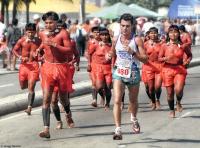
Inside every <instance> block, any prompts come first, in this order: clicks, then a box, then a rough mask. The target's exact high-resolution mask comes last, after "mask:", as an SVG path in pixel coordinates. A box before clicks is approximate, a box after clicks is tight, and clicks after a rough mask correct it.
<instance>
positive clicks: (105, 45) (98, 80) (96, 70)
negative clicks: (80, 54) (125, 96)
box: [90, 28, 112, 111]
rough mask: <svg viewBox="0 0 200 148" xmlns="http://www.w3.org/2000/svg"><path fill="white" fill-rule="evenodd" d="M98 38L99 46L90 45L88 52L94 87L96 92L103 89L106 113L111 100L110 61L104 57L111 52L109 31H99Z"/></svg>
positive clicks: (104, 29) (103, 29) (102, 29)
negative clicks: (90, 54) (90, 59)
mask: <svg viewBox="0 0 200 148" xmlns="http://www.w3.org/2000/svg"><path fill="white" fill-rule="evenodd" d="M100 38H101V41H99V44H92V45H90V52H91V53H93V55H92V56H93V58H92V65H93V66H92V67H93V68H92V72H93V74H94V77H95V81H94V86H95V88H96V90H97V92H99V91H100V90H103V89H104V91H105V96H106V103H105V111H107V110H108V109H109V107H110V100H111V84H112V70H111V59H109V60H107V58H106V56H107V54H108V53H109V52H110V51H111V46H112V45H111V39H110V35H109V31H108V30H107V29H106V28H101V29H100Z"/></svg>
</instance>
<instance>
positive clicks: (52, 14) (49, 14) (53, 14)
mask: <svg viewBox="0 0 200 148" xmlns="http://www.w3.org/2000/svg"><path fill="white" fill-rule="evenodd" d="M47 19H51V20H54V21H58V19H59V16H58V14H57V13H56V12H53V11H49V12H47V13H45V14H44V15H43V16H42V20H43V21H46V20H47Z"/></svg>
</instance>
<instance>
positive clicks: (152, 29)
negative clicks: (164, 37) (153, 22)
mask: <svg viewBox="0 0 200 148" xmlns="http://www.w3.org/2000/svg"><path fill="white" fill-rule="evenodd" d="M150 32H156V33H158V29H157V28H156V27H151V28H150V29H149V33H150Z"/></svg>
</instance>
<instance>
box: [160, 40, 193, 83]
mask: <svg viewBox="0 0 200 148" xmlns="http://www.w3.org/2000/svg"><path fill="white" fill-rule="evenodd" d="M184 53H187V56H188V57H191V54H190V53H189V52H188V50H187V49H186V48H184V46H181V45H179V44H169V43H164V44H163V46H162V49H161V52H160V53H159V58H163V57H164V58H167V60H166V61H165V64H164V66H163V68H162V77H163V84H164V86H171V85H173V84H174V83H175V82H178V81H183V82H184V81H185V79H186V75H187V71H186V69H185V68H184V66H183V65H182V64H183V57H184Z"/></svg>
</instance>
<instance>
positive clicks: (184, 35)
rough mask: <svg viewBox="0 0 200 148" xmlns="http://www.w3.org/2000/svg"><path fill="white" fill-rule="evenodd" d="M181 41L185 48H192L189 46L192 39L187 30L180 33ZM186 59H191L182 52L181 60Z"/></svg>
mask: <svg viewBox="0 0 200 148" xmlns="http://www.w3.org/2000/svg"><path fill="white" fill-rule="evenodd" d="M181 42H182V43H183V46H184V47H185V48H188V49H189V50H190V51H191V50H192V48H191V45H192V39H191V36H190V34H189V33H187V32H184V33H181ZM187 60H191V59H189V57H188V56H187V55H186V53H184V57H183V62H186V61H187Z"/></svg>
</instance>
